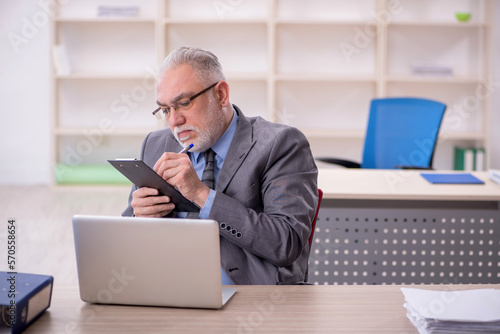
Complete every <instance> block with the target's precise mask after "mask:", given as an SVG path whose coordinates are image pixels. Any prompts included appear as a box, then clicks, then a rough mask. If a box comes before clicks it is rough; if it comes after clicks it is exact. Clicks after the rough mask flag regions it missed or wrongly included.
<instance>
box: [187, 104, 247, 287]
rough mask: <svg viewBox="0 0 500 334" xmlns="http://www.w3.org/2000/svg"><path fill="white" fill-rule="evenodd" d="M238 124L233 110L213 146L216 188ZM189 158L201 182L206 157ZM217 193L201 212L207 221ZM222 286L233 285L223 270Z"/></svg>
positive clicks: (212, 195)
mask: <svg viewBox="0 0 500 334" xmlns="http://www.w3.org/2000/svg"><path fill="white" fill-rule="evenodd" d="M237 123H238V115H237V114H236V111H235V110H234V109H233V119H232V120H231V123H230V124H229V126H228V128H227V129H226V132H224V134H223V135H222V136H221V137H220V138H219V140H218V141H217V142H216V143H215V144H214V145H213V146H212V150H213V151H214V152H215V159H214V162H215V163H214V188H215V186H216V185H217V180H218V178H219V174H220V170H221V169H222V165H223V164H224V160H225V159H226V155H227V152H228V151H229V146H230V145H231V142H232V141H233V137H234V134H235V133H236V126H237ZM189 158H190V159H191V163H192V164H193V167H194V169H195V171H196V174H197V175H198V177H199V178H200V180H201V176H202V175H203V169H205V157H204V156H203V154H202V152H189ZM215 194H216V191H215V190H214V189H210V194H209V195H208V198H207V201H206V202H205V205H204V206H203V208H202V209H201V210H200V218H202V219H207V218H208V214H209V213H210V210H211V209H212V205H213V203H214V199H215ZM221 274H222V284H223V285H232V284H233V282H232V281H231V280H230V279H229V277H228V276H227V275H226V272H225V271H224V270H222V268H221Z"/></svg>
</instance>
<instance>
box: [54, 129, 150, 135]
mask: <svg viewBox="0 0 500 334" xmlns="http://www.w3.org/2000/svg"><path fill="white" fill-rule="evenodd" d="M153 130H155V129H151V128H116V127H115V128H113V129H112V130H106V129H102V128H87V127H71V128H70V127H59V128H55V129H54V134H55V135H56V136H84V135H85V134H86V133H100V134H102V135H103V136H108V137H115V136H116V137H120V136H141V137H144V136H145V135H147V134H148V133H150V132H151V131H153Z"/></svg>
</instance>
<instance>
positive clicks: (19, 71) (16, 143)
mask: <svg viewBox="0 0 500 334" xmlns="http://www.w3.org/2000/svg"><path fill="white" fill-rule="evenodd" d="M39 2H41V3H46V2H47V0H45V1H43V0H42V1H41V0H23V1H8V0H0V32H1V35H2V38H1V40H0V80H1V86H0V115H1V121H0V122H1V123H0V157H1V158H0V162H1V163H0V184H49V182H50V131H49V127H50V123H49V114H50V113H49V105H50V100H49V93H50V91H49V86H50V81H49V69H50V65H49V64H50V63H49V61H50V56H49V25H48V22H47V21H46V20H45V21H44V18H48V16H49V15H48V14H47V12H46V11H44V10H43V9H42V7H41V6H40V4H39ZM49 13H50V11H49ZM495 17H496V18H500V1H495ZM495 21H496V22H495V26H494V38H493V40H494V43H495V44H494V46H493V47H494V54H495V57H494V82H495V83H496V84H495V85H494V88H495V90H494V98H493V119H492V131H491V132H492V149H491V152H490V156H491V165H490V167H491V168H498V169H500V144H498V143H500V131H499V130H500V56H499V55H500V23H499V22H498V20H495ZM14 34H15V36H17V37H20V38H22V40H18V43H19V44H18V45H16V46H14V45H13V44H12V43H11V41H9V36H10V38H11V39H12V38H14V37H13V36H14ZM75 102H77V101H75Z"/></svg>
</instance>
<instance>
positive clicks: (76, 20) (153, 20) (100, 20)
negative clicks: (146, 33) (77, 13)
mask: <svg viewBox="0 0 500 334" xmlns="http://www.w3.org/2000/svg"><path fill="white" fill-rule="evenodd" d="M56 22H58V23H156V18H148V17H58V18H56Z"/></svg>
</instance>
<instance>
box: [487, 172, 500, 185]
mask: <svg viewBox="0 0 500 334" xmlns="http://www.w3.org/2000/svg"><path fill="white" fill-rule="evenodd" d="M488 176H489V178H490V179H492V180H493V181H495V182H496V183H498V184H500V169H490V170H489V174H488Z"/></svg>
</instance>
